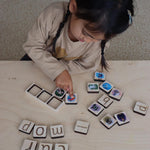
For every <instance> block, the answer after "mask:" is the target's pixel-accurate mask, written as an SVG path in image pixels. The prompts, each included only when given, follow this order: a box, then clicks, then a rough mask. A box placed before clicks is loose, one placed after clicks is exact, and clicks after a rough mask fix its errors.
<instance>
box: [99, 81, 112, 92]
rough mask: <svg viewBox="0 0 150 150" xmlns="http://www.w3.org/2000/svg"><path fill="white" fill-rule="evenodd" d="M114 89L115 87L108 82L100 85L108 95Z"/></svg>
mask: <svg viewBox="0 0 150 150" xmlns="http://www.w3.org/2000/svg"><path fill="white" fill-rule="evenodd" d="M112 88H113V85H112V84H111V83H109V82H107V81H105V82H103V83H102V84H101V85H100V89H101V90H103V91H105V92H106V93H109V92H110V91H111V90H112Z"/></svg>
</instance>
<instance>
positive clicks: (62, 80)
mask: <svg viewBox="0 0 150 150" xmlns="http://www.w3.org/2000/svg"><path fill="white" fill-rule="evenodd" d="M55 83H56V86H57V87H59V88H61V89H64V90H66V91H68V92H69V94H70V96H73V84H72V79H71V76H70V74H69V72H68V71H67V70H65V71H63V72H62V73H61V74H60V75H59V76H57V77H56V79H55Z"/></svg>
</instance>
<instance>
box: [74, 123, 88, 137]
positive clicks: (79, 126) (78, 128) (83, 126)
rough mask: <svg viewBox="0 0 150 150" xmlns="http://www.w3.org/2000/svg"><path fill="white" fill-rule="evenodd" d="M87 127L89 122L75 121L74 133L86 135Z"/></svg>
mask: <svg viewBox="0 0 150 150" xmlns="http://www.w3.org/2000/svg"><path fill="white" fill-rule="evenodd" d="M89 125H90V124H89V122H86V121H80V120H78V121H76V124H75V128H74V131H75V132H78V133H82V134H87V133H88V129H89Z"/></svg>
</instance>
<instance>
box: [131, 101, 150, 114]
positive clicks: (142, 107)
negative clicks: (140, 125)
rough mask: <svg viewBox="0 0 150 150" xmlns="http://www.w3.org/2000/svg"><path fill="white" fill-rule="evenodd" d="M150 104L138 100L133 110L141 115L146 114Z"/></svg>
mask: <svg viewBox="0 0 150 150" xmlns="http://www.w3.org/2000/svg"><path fill="white" fill-rule="evenodd" d="M147 110H148V106H147V105H146V104H144V103H142V102H136V104H135V106H134V109H133V111H134V112H136V113H139V114H141V115H146V113H147Z"/></svg>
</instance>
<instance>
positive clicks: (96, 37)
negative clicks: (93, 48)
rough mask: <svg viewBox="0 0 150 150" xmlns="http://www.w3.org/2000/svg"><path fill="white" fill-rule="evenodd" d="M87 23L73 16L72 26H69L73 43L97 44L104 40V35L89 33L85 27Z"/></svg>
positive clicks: (71, 19)
mask: <svg viewBox="0 0 150 150" xmlns="http://www.w3.org/2000/svg"><path fill="white" fill-rule="evenodd" d="M86 24H87V21H85V20H82V19H78V18H76V16H75V15H74V14H72V15H71V18H70V24H69V33H68V34H69V38H70V39H71V40H72V41H81V42H87V43H90V42H97V41H101V40H104V39H105V38H104V34H102V33H99V34H93V33H90V32H89V31H87V29H86V28H85V25H86Z"/></svg>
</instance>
